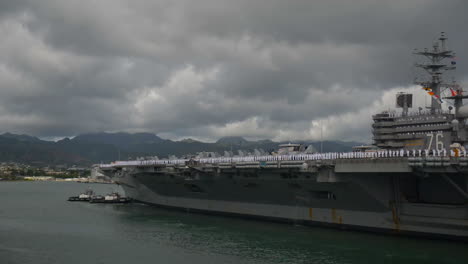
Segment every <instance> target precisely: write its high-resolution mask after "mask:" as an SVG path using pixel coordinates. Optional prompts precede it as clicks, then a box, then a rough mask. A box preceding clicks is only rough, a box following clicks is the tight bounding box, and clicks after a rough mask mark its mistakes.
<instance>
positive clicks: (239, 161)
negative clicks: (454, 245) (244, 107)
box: [100, 34, 468, 240]
mask: <svg viewBox="0 0 468 264" xmlns="http://www.w3.org/2000/svg"><path fill="white" fill-rule="evenodd" d="M445 41H446V38H445V36H444V35H443V34H442V35H441V37H440V39H439V40H438V41H437V43H435V44H434V45H433V47H432V49H430V50H427V49H426V50H424V51H422V52H419V51H416V53H417V54H418V55H422V56H424V57H427V58H428V62H427V63H424V64H418V65H417V66H418V67H421V68H423V69H424V70H426V71H427V72H428V73H429V79H428V80H426V81H419V80H418V83H419V84H420V85H421V86H422V92H425V93H428V96H431V105H430V107H428V109H422V108H419V111H416V112H410V111H409V108H412V95H410V94H404V93H401V94H397V107H399V108H402V111H401V112H400V113H397V112H390V111H385V112H382V113H379V114H376V115H374V116H373V120H374V124H373V125H372V129H373V140H374V147H373V148H368V147H362V148H361V147H358V148H355V150H356V151H353V152H348V153H336V152H334V153H317V152H315V153H310V152H307V151H305V152H304V151H303V150H304V149H303V148H302V149H301V148H300V146H298V145H295V144H287V145H282V146H281V149H280V151H278V152H277V153H276V154H272V155H265V156H244V157H221V158H190V159H168V160H139V161H116V162H114V163H111V164H102V165H101V166H100V170H101V171H102V172H103V173H104V174H106V175H108V176H111V177H112V179H113V180H114V181H115V182H117V183H118V184H120V185H121V186H122V187H123V189H124V190H125V192H126V194H127V196H129V197H131V198H133V199H134V200H137V201H140V202H144V203H148V204H153V205H158V206H163V207H169V208H178V209H183V210H187V211H195V212H205V213H214V214H224V215H232V216H243V217H251V218H260V219H265V220H273V221H285V222H294V223H300V224H312V225H324V226H330V227H337V228H347V229H358V230H367V231H375V232H386V233H392V234H413V235H425V236H430V237H445V238H450V239H461V240H468V156H467V153H466V150H465V147H464V146H465V145H466V143H467V134H466V133H467V127H466V120H467V118H468V106H464V105H463V99H464V98H466V96H465V95H464V94H463V91H462V89H461V88H460V87H458V86H456V85H454V84H445V83H444V80H443V78H442V76H443V73H444V72H445V71H447V70H450V69H453V68H454V63H452V62H450V64H448V62H446V61H447V60H451V59H453V58H454V53H453V52H452V51H450V50H447V49H446V44H445ZM443 89H448V90H449V91H450V95H449V96H445V97H444V96H443V95H442V94H443V93H442V90H443ZM443 100H450V101H453V107H451V108H449V109H448V110H442V107H441V103H442V101H443Z"/></svg>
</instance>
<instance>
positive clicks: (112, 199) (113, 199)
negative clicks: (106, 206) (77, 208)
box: [89, 192, 131, 203]
mask: <svg viewBox="0 0 468 264" xmlns="http://www.w3.org/2000/svg"><path fill="white" fill-rule="evenodd" d="M130 201H131V199H130V198H128V197H124V196H122V195H121V194H120V193H118V192H112V193H109V194H107V195H105V196H102V195H96V196H93V197H91V200H89V202H90V203H129V202H130Z"/></svg>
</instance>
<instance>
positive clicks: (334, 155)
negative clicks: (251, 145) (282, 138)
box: [110, 149, 467, 166]
mask: <svg viewBox="0 0 468 264" xmlns="http://www.w3.org/2000/svg"><path fill="white" fill-rule="evenodd" d="M448 155H450V156H451V157H466V156H467V153H466V150H465V149H462V150H461V151H453V150H450V151H447V150H446V149H442V150H436V149H433V150H403V149H401V150H379V151H370V152H331V153H314V154H297V155H269V156H246V157H221V158H198V159H197V158H195V159H191V160H193V161H196V162H199V163H236V162H257V161H296V160H298V161H300V160H304V161H306V160H331V159H362V158H393V157H429V156H437V157H447V156H448ZM191 160H189V159H171V160H138V161H137V160H134V161H117V162H115V163H113V164H111V165H110V166H113V165H120V166H122V165H123V166H125V165H127V166H132V165H133V166H135V165H137V166H138V165H156V164H161V165H163V164H185V163H186V162H189V161H191Z"/></svg>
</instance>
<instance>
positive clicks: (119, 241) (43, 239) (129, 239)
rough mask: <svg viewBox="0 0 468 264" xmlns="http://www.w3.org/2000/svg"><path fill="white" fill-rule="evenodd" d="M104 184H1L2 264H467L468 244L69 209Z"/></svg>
mask: <svg viewBox="0 0 468 264" xmlns="http://www.w3.org/2000/svg"><path fill="white" fill-rule="evenodd" d="M88 187H91V188H92V189H93V190H95V191H96V192H97V193H102V194H105V193H108V192H110V191H113V190H119V191H121V190H120V189H119V187H118V186H115V185H107V184H82V183H65V182H0V263H1V264H10V263H15V264H16V263H18V264H29V263H31V264H33V263H34V264H36V263H44V264H45V263H47V264H51V263H60V264H62V263H63V264H73V263H80V264H81V263H92V264H94V263H103V264H104V263H113V264H116V263H126V264H128V263H177V264H182V263H194V264H207V263H324V264H326V263H330V264H331V263H334V264H335V263H336V264H338V263H340V264H341V263H409V264H417V263H468V244H463V243H454V242H447V241H435V240H423V239H413V238H397V237H389V236H383V235H374V234H367V233H359V232H351V231H339V230H333V229H324V228H312V227H303V226H296V225H293V224H290V225H288V224H276V223H269V222H261V221H252V220H243V219H236V218H227V217H219V216H207V215H200V214H193V213H185V212H178V211H169V210H165V209H159V208H155V207H152V206H147V205H141V204H114V205H113V204H89V203H82V202H67V201H66V199H67V198H68V196H72V195H77V194H79V193H80V192H82V191H84V190H85V189H86V188H88Z"/></svg>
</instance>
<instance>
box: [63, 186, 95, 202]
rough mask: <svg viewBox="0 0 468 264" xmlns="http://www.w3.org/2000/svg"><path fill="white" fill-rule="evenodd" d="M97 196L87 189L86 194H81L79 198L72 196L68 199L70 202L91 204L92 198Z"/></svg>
mask: <svg viewBox="0 0 468 264" xmlns="http://www.w3.org/2000/svg"><path fill="white" fill-rule="evenodd" d="M94 195H95V193H94V191H93V190H91V189H87V190H86V191H85V192H84V193H81V194H80V195H78V196H71V197H69V198H68V201H69V202H89V200H91V197H93V196H94Z"/></svg>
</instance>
